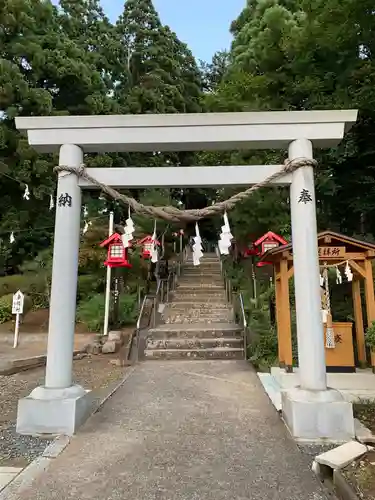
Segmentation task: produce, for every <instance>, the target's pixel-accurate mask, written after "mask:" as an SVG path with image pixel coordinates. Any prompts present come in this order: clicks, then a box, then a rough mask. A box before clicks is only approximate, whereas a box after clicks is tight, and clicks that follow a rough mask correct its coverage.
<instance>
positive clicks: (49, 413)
mask: <svg viewBox="0 0 375 500" xmlns="http://www.w3.org/2000/svg"><path fill="white" fill-rule="evenodd" d="M92 399H93V398H92V393H91V391H85V390H84V389H83V388H82V387H80V386H78V385H75V386H72V387H68V388H66V389H48V388H46V387H37V388H36V389H34V390H33V391H32V393H31V394H30V395H29V396H27V397H26V398H23V399H20V400H19V402H18V412H17V427H16V430H17V432H18V433H19V434H23V435H28V436H38V435H39V436H40V435H53V436H55V435H60V434H64V435H67V436H72V435H73V434H74V433H75V432H76V430H77V429H78V427H80V425H82V424H83V423H84V421H85V420H86V419H87V418H88V417H89V415H90V412H91V408H92Z"/></svg>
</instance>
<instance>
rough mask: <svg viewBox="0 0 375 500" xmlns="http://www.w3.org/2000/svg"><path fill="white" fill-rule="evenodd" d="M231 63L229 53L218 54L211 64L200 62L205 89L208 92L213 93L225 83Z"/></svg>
mask: <svg viewBox="0 0 375 500" xmlns="http://www.w3.org/2000/svg"><path fill="white" fill-rule="evenodd" d="M229 63H230V58H229V52H227V51H226V50H222V51H219V52H216V53H215V54H214V55H213V57H212V61H211V62H210V63H207V62H205V61H200V71H201V74H202V80H203V88H204V90H205V91H206V92H213V91H214V90H216V88H217V87H218V85H219V84H220V83H222V82H223V81H224V77H225V75H226V73H227V71H228V67H229Z"/></svg>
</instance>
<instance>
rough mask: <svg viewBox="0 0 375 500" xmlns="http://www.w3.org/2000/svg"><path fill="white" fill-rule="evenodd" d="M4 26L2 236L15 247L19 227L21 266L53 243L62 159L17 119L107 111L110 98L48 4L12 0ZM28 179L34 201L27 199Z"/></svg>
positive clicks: (16, 259)
mask: <svg viewBox="0 0 375 500" xmlns="http://www.w3.org/2000/svg"><path fill="white" fill-rule="evenodd" d="M62 15H64V14H62ZM0 23H1V25H2V27H3V29H2V30H1V33H0V47H1V48H0V88H1V89H2V90H1V93H0V109H1V110H2V117H1V120H0V161H1V174H2V176H3V177H2V182H1V185H0V209H1V219H0V233H2V234H1V236H2V237H3V244H8V245H9V234H10V233H11V232H12V231H14V234H15V238H16V242H15V244H13V245H12V247H11V250H12V256H11V258H10V259H8V261H7V263H6V264H5V265H6V267H7V268H8V267H10V268H11V269H12V268H13V269H16V268H17V266H18V265H19V264H20V263H21V262H22V260H23V259H24V258H25V257H26V256H29V257H30V256H32V255H35V254H36V253H37V252H38V250H39V249H42V248H45V247H46V246H48V245H49V243H50V241H51V236H52V233H53V224H54V214H53V211H50V210H49V204H50V196H51V195H54V190H55V176H54V174H53V172H52V168H53V166H54V165H55V164H56V158H53V157H52V156H48V155H44V156H39V155H37V154H36V152H35V151H34V150H33V149H32V148H30V147H29V146H28V144H27V141H26V139H25V138H23V137H21V136H20V134H19V133H18V132H17V131H16V130H15V127H14V121H13V120H14V117H15V116H17V115H25V116H30V115H34V116H35V115H49V114H54V113H64V114H66V113H74V114H78V113H82V114H91V113H102V112H105V111H106V110H108V109H109V108H110V99H109V98H108V95H107V94H108V88H107V87H106V85H105V82H104V80H103V78H102V75H101V72H100V71H99V70H98V69H97V68H96V67H95V65H94V63H93V60H92V58H91V56H90V55H88V51H87V50H85V48H84V47H83V46H82V45H81V46H79V45H77V44H76V43H75V42H74V41H73V40H72V39H70V38H69V37H68V34H67V33H65V32H64V30H63V29H62V28H61V16H60V14H59V12H58V10H57V8H56V7H54V6H53V5H52V4H51V3H50V2H49V1H43V0H18V1H15V0H6V1H4V2H2V4H1V6H0ZM26 184H27V185H28V187H29V190H30V192H31V196H30V201H26V200H23V198H22V195H23V192H24V190H25V187H26ZM8 248H9V247H8Z"/></svg>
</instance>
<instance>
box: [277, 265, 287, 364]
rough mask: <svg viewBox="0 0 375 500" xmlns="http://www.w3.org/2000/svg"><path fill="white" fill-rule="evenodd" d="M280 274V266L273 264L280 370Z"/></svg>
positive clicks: (281, 361)
mask: <svg viewBox="0 0 375 500" xmlns="http://www.w3.org/2000/svg"><path fill="white" fill-rule="evenodd" d="M279 272H280V266H279V265H278V264H275V302H276V304H275V305H276V329H277V347H278V356H279V366H280V368H284V367H285V360H284V352H283V332H282V320H281V311H282V309H283V300H282V299H283V298H282V295H281V278H280V276H279V278H277V274H278V273H279Z"/></svg>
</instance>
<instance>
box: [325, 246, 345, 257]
mask: <svg viewBox="0 0 375 500" xmlns="http://www.w3.org/2000/svg"><path fill="white" fill-rule="evenodd" d="M318 253H319V259H343V260H344V259H345V254H346V247H319V248H318Z"/></svg>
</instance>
